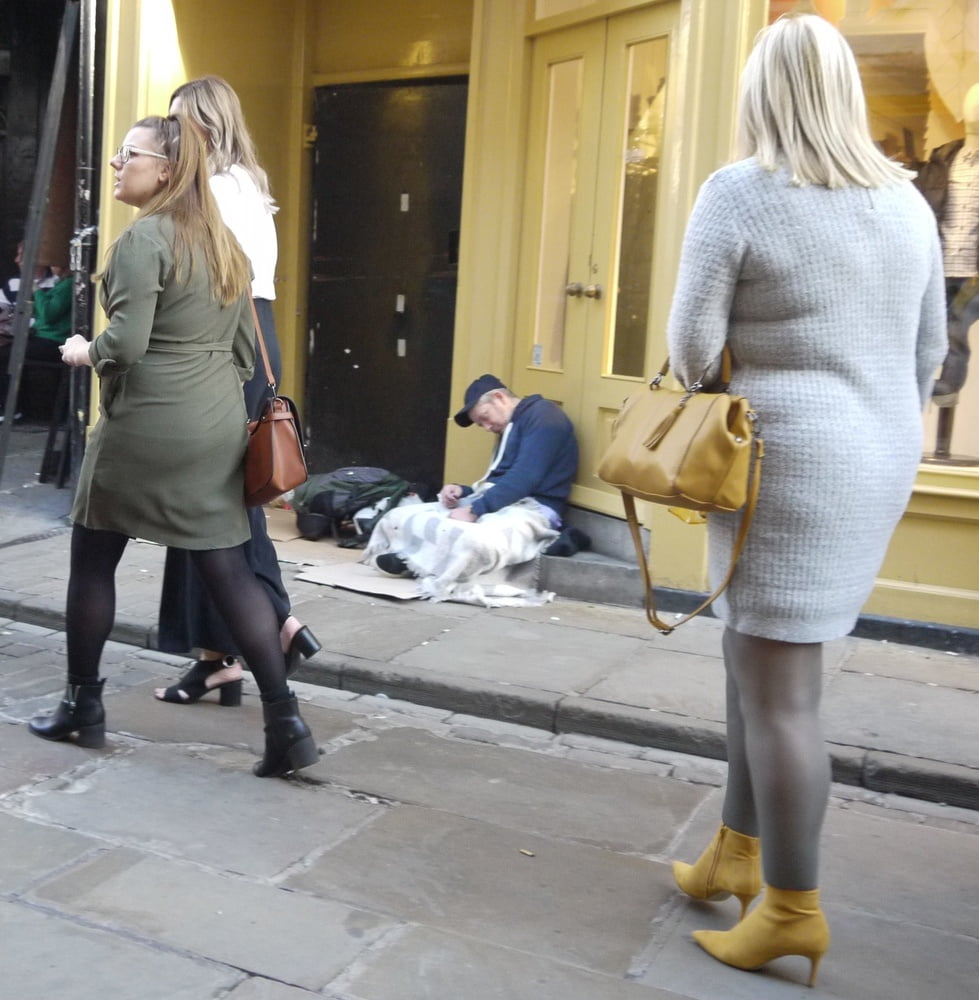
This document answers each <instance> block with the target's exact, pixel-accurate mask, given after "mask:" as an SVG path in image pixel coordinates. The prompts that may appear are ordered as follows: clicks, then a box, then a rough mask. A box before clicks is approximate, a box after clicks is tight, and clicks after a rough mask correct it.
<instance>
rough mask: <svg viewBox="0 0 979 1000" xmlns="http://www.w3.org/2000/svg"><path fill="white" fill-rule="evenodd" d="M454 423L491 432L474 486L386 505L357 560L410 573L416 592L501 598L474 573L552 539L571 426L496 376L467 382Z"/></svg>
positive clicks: (563, 499)
mask: <svg viewBox="0 0 979 1000" xmlns="http://www.w3.org/2000/svg"><path fill="white" fill-rule="evenodd" d="M455 421H456V423H457V424H459V426H460V427H469V426H471V425H472V424H476V425H477V426H479V427H482V428H483V430H487V431H490V432H492V433H493V434H496V435H498V436H499V440H498V442H497V444H496V448H495V450H494V453H493V458H492V461H491V462H490V466H489V469H487V471H486V473H485V475H484V476H483V477H482V478H481V479H480V480H478V481H477V482H476V483H474V484H473V485H472V486H462V485H459V484H458V483H447V484H446V485H445V486H443V487H442V489H441V491H440V492H439V494H438V500H437V501H436V502H435V503H428V504H416V505H411V506H405V507H397V508H395V509H394V510H391V511H388V512H387V513H386V514H385V515H384V516H383V517H382V518H381V519H380V521H378V523H377V525H376V526H375V528H374V531H373V533H372V535H371V540H370V543H369V544H368V547H367V550H366V552H365V553H364V560H363V561H364V562H365V563H369V564H373V565H375V566H377V568H378V569H381V570H383V571H384V572H386V573H391V574H394V575H399V576H400V575H413V576H416V577H418V578H419V587H420V592H421V596H423V597H428V598H431V599H433V600H450V599H451V600H461V601H477V602H479V603H502V602H501V601H495V600H493V597H494V595H493V594H492V593H489V592H488V591H487V588H486V586H485V585H484V584H482V583H480V582H479V580H478V579H476V578H479V577H485V575H486V574H488V573H491V572H493V571H494V570H498V569H501V568H504V567H508V566H514V565H518V564H522V563H527V562H529V561H531V560H533V559H535V558H536V557H537V556H538V555H539V554H540V553H541V552H542V551H543V550H544V549H546V548H547V547H548V545H550V544H551V542H552V541H553V540H554V539H555V538H557V537H558V534H559V533H560V531H561V527H562V517H563V515H564V508H565V505H566V504H567V500H568V496H569V495H570V493H571V484H572V483H573V481H574V477H575V473H576V471H577V468H578V444H577V441H576V440H575V434H574V428H573V427H572V425H571V421H570V420H569V419H568V417H567V415H566V414H565V413H564V411H563V410H561V408H560V407H559V406H557V405H556V404H554V403H552V402H551V401H550V400H547V399H544V398H543V397H542V396H539V395H532V396H527V397H525V398H520V397H518V396H516V395H515V394H514V393H512V392H511V391H510V390H509V389H508V388H507V387H506V386H505V385H504V384H503V383H502V382H501V381H500V380H499V379H498V378H497V377H496V376H495V375H481V376H480V377H479V378H478V379H476V380H475V381H474V382H473V383H472V384H471V385H470V386H469V388H468V389H467V390H466V396H465V403H464V405H463V407H462V409H461V410H460V411H459V412H458V413H457V414H456V415H455ZM496 596H500V595H499V594H497V595H496ZM506 596H507V597H509V598H512V599H513V600H507V601H506V603H515V602H521V603H530V602H532V601H533V598H532V597H530V596H529V595H517V594H508V595H506Z"/></svg>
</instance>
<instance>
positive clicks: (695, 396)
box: [598, 347, 764, 635]
mask: <svg viewBox="0 0 979 1000" xmlns="http://www.w3.org/2000/svg"><path fill="white" fill-rule="evenodd" d="M669 366H670V362H669V358H667V360H666V361H665V362H664V363H663V367H662V368H661V369H660V370H659V373H658V374H657V375H656V377H655V378H653V379H652V381H651V382H650V383H649V385H648V387H647V388H646V389H645V390H643V391H642V392H640V393H637V394H636V395H634V396H630V397H629V398H628V399H627V400H626V401H625V404H624V405H623V407H622V410H621V411H620V413H619V415H618V417H617V418H616V420H615V423H614V424H613V425H612V441H611V443H610V444H609V446H608V448H607V449H606V451H605V454H604V455H603V456H602V460H601V463H600V464H599V467H598V475H599V478H600V479H602V480H603V481H604V482H606V483H608V484H609V485H610V486H614V487H616V488H617V489H618V490H619V491H620V492H621V494H622V503H623V506H624V508H625V513H626V518H627V520H628V522H629V529H630V532H631V534H632V540H633V544H634V545H635V548H636V556H637V558H638V560H639V568H640V570H641V571H642V575H643V582H644V584H645V588H646V597H645V600H646V617H647V618H648V619H649V621H650V623H651V624H652V625H653V626H654V627H655V628H657V629H659V631H660V632H662V633H663V634H664V635H669V633H670V632H672V631H673V629H675V628H676V627H677V626H678V625H682V624H683V623H684V622H687V621H689V620H690V619H691V618H693V617H694V616H695V615H698V614H700V612H701V611H703V610H704V609H705V608H707V607H709V606H710V605H711V604H712V603H713V601H714V600H715V599H716V598H717V596H718V595H719V594H720V593H722V591H723V590H724V589H725V587H727V585H728V583H730V581H731V576H732V575H733V573H734V567H735V564H736V563H737V560H738V557H739V556H740V555H741V550H742V548H743V547H744V541H745V539H746V538H747V535H748V529H749V528H750V527H751V520H752V517H753V516H754V511H755V502H756V500H757V498H758V487H759V485H760V483H761V463H762V456H763V454H764V444H763V442H762V439H761V437H760V436H759V434H758V421H757V417H756V415H755V413H754V411H753V410H752V408H751V404H750V403H749V402H748V400H747V399H746V398H745V397H744V396H732V395H731V394H730V393H729V392H727V384H728V382H729V381H730V377H731V356H730V352H729V351H728V349H727V348H726V347H725V349H724V356H723V360H722V366H721V380H720V381H721V385H722V386H723V388H722V389H721V390H720V391H716V390H712V391H710V392H708V391H707V390H706V389H705V388H704V385H703V383H702V382H701V381H698V382H695V383H694V384H693V385H692V386H690V387H689V388H688V389H684V388H682V387H681V388H679V389H673V388H668V387H666V386H664V385H663V380H664V379H665V378H666V375H667V373H668V372H669ZM637 499H639V500H647V501H649V502H651V503H658V504H664V505H665V506H668V507H676V508H681V509H683V510H688V511H699V512H702V513H704V514H709V513H718V512H722V513H733V512H735V511H739V510H742V509H743V510H744V514H743V516H742V518H741V525H740V529H739V531H738V536H737V539H736V540H735V545H734V551H733V552H732V558H731V565H730V568H729V569H728V572H727V575H726V576H725V578H724V581H723V582H722V583H721V585H720V586H719V587H718V588H717V589H716V590H715V591H714V593H713V594H711V595H710V596H709V597H708V598H707V600H706V601H704V602H703V603H702V604H701V605H700V606H699V607H698V608H697V609H696V610H695V611H692V612H691V613H690V614H688V615H686V616H684V617H683V618H682V619H680V620H679V621H676V622H674V623H673V624H672V625H669V624H667V623H666V622H663V621H661V620H660V619H659V617H658V616H657V614H656V606H655V602H654V598H653V585H652V578H651V571H650V567H649V561H648V559H647V558H646V555H645V553H644V552H643V546H642V538H641V535H640V531H639V521H638V519H637V517H636V504H635V501H636V500H637Z"/></svg>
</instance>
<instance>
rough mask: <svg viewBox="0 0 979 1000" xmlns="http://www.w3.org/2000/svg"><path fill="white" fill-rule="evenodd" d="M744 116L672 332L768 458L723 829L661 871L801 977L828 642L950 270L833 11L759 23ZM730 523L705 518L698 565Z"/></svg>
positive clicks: (728, 533) (806, 952) (747, 944)
mask: <svg viewBox="0 0 979 1000" xmlns="http://www.w3.org/2000/svg"><path fill="white" fill-rule="evenodd" d="M739 113H740V132H741V135H740V142H741V153H742V154H743V156H744V158H743V159H741V160H739V161H738V162H735V163H733V164H731V165H729V166H727V167H724V168H722V169H721V170H719V171H717V172H716V173H715V174H714V175H713V176H711V177H710V178H709V179H708V180H707V182H706V183H705V184H704V186H703V188H702V189H701V191H700V194H699V196H698V199H697V202H696V205H695V207H694V210H693V213H692V215H691V218H690V222H689V226H688V229H687V233H686V238H685V241H684V247H683V255H682V259H681V263H680V269H679V276H678V281H677V288H676V293H675V298H674V301H673V308H672V312H671V316H670V324H669V348H670V356H671V364H672V366H673V368H674V370H675V371H676V373H677V376H678V377H679V378H680V379H681V381H683V382H684V384H686V385H690V384H691V383H693V382H694V381H697V380H698V379H701V378H702V377H703V376H704V374H705V372H706V378H707V379H708V380H709V379H710V378H711V377H713V376H715V375H716V373H717V372H718V370H719V356H720V354H721V351H722V348H723V347H724V345H725V344H727V345H728V346H729V347H730V349H731V352H732V355H733V363H734V366H733V377H732V381H731V388H732V391H733V392H736V393H739V394H744V395H745V396H747V397H748V398H749V399H750V400H751V402H752V404H753V406H754V408H755V409H756V411H757V412H758V415H759V419H760V423H761V430H762V434H763V437H764V439H765V475H764V478H763V480H762V485H761V495H760V497H759V501H758V509H757V513H756V515H755V520H754V525H753V527H752V529H751V533H750V535H749V538H748V542H747V546H746V548H745V551H744V554H743V555H742V556H741V559H740V561H739V563H738V567H737V570H736V572H735V575H734V578H733V580H732V583H731V586H730V588H729V589H728V591H727V593H726V594H725V595H724V597H722V598H721V599H720V600H719V601H718V602H717V604H716V605H715V607H716V608H717V613H718V616H719V617H720V618H721V619H722V620H723V622H724V624H725V626H726V628H725V631H724V638H723V652H724V663H725V668H726V672H727V744H728V783H727V787H726V790H725V798H724V806H723V811H722V825H721V827H720V829H719V830H718V832H717V834H716V836H715V837H714V839H713V841H712V842H711V843H710V845H708V847H707V849H706V850H705V851H704V853H703V855H701V857H700V859H699V860H698V861H697V862H696V863H695V864H693V865H689V864H684V863H682V862H675V863H674V875H675V878H676V881H677V884H678V885H679V887H680V888H681V889H682V890H683V891H684V892H686V893H688V894H689V895H690V896H693V897H694V898H697V899H723V898H726V897H728V896H731V895H734V896H736V897H737V898H738V899H739V900H740V902H741V907H742V910H741V916H742V918H743V919H742V921H741V922H740V923H738V924H737V926H735V927H734V928H733V929H732V930H729V931H697V932H695V934H694V937H695V939H696V941H697V943H698V944H700V945H701V947H703V948H704V949H705V950H706V951H708V952H709V953H710V954H711V955H713V956H714V957H715V958H718V959H719V960H720V961H722V962H726V963H727V964H729V965H733V966H736V967H737V968H742V969H754V968H758V967H760V966H761V965H764V964H765V963H766V962H769V961H771V960H772V959H774V958H777V957H779V956H782V955H801V956H804V957H807V958H809V960H810V984H812V983H814V982H815V978H816V972H817V968H818V964H819V961H820V959H821V958H822V956H823V954H824V953H825V951H826V949H827V948H828V946H829V929H828V926H827V923H826V920H825V917H824V915H823V913H822V910H821V908H820V902H819V890H818V885H819V882H818V877H819V871H818V864H819V838H820V831H821V828H822V822H823V816H824V813H825V809H826V803H827V800H828V796H829V784H830V770H829V760H828V755H827V753H826V749H825V746H824V742H823V735H822V730H821V724H820V720H819V700H820V693H821V686H822V643H823V642H825V641H827V640H829V639H834V638H837V637H839V636H843V635H846V634H847V633H848V632H849V631H850V630H851V629H852V628H853V626H854V623H855V621H856V618H857V615H858V613H859V611H860V608H861V606H862V605H863V603H864V601H865V600H866V599H867V597H868V595H869V594H870V591H871V589H872V588H873V585H874V580H875V577H876V574H877V572H878V570H879V568H880V565H881V563H882V561H883V559H884V555H885V552H886V549H887V545H888V541H889V539H890V536H891V534H892V532H893V530H894V528H895V526H896V525H897V523H898V521H899V520H900V518H901V515H902V513H903V511H904V509H905V506H906V504H907V502H908V499H909V497H910V495H911V490H912V487H913V484H914V479H915V475H916V472H917V469H918V464H919V461H920V456H921V451H922V423H921V411H922V408H923V406H924V403H925V401H926V400H927V399H928V397H929V394H930V390H931V384H932V380H933V378H934V374H935V370H936V368H937V366H938V365H939V364H940V363H941V361H942V359H943V358H944V356H945V349H946V336H945V315H944V285H943V279H942V265H941V252H940V247H939V242H938V235H937V232H936V227H935V223H934V218H933V217H932V216H931V214H930V212H929V210H928V206H927V205H926V204H925V202H924V200H923V199H922V198H921V196H920V195H919V194H918V192H917V191H916V190H915V189H914V187H913V186H912V184H911V181H910V178H911V175H910V174H908V173H907V172H905V171H904V170H903V169H902V168H901V167H899V166H898V165H897V164H894V163H892V162H890V161H889V160H887V159H885V157H884V156H883V155H882V154H881V153H880V152H879V151H878V150H877V148H876V147H875V145H874V144H873V142H872V140H871V138H870V134H869V131H868V128H867V124H866V109H865V103H864V98H863V93H862V89H861V85H860V79H859V76H858V73H857V68H856V64H855V61H854V59H853V55H852V53H851V51H850V49H849V47H848V45H847V43H846V41H845V40H844V39H843V37H842V35H840V33H839V32H838V31H837V30H836V29H835V28H833V27H832V26H831V25H829V24H828V23H827V22H826V21H824V20H822V19H821V18H819V17H815V16H803V17H786V18H781V19H779V20H778V21H776V22H775V23H774V24H773V25H771V26H770V27H769V28H767V29H766V30H765V31H763V32H762V33H761V35H760V36H759V39H758V41H757V43H756V46H755V48H754V50H753V52H752V54H751V56H750V57H749V60H748V63H747V65H746V67H745V71H744V75H743V77H742V83H741V98H740V112H739ZM737 525H738V516H737V515H717V516H715V515H712V516H711V519H710V524H709V538H710V544H709V548H710V552H709V562H710V573H711V577H712V578H713V579H714V580H718V579H720V578H721V577H722V576H723V573H724V571H725V569H726V567H727V565H728V562H729V557H730V552H731V546H732V541H733V538H734V535H735V532H736V529H737ZM759 855H760V860H759ZM763 877H764V882H765V884H766V887H767V888H766V891H765V895H764V897H763V898H762V900H761V902H760V903H759V905H758V906H756V907H755V908H754V909H753V910H752V911H751V912H750V913H749V914H748V915H747V917H745V913H746V911H747V907H748V905H749V904H750V902H751V901H752V899H754V897H755V896H757V895H758V894H759V892H760V891H761V886H762V878H763Z"/></svg>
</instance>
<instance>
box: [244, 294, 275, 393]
mask: <svg viewBox="0 0 979 1000" xmlns="http://www.w3.org/2000/svg"><path fill="white" fill-rule="evenodd" d="M248 304H249V305H250V306H251V307H252V319H253V320H254V321H255V339H256V340H257V341H258V346H259V347H260V348H261V350H262V361H263V362H264V363H265V377H266V378H267V379H268V380H269V388H270V389H271V390H272V395H273V396H274V395H275V376H274V375H273V374H272V362H271V361H269V352H268V350H267V349H266V347H265V338H264V337H263V336H262V324H261V323H259V321H258V310H257V309H256V308H255V300H254V299H253V298H252V297H251V295H249V296H248Z"/></svg>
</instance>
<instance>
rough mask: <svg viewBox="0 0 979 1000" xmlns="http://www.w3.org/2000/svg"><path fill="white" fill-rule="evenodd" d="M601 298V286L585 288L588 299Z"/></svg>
mask: <svg viewBox="0 0 979 1000" xmlns="http://www.w3.org/2000/svg"><path fill="white" fill-rule="evenodd" d="M601 297H602V286H601V285H588V287H587V288H585V298H586V299H600V298H601Z"/></svg>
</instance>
